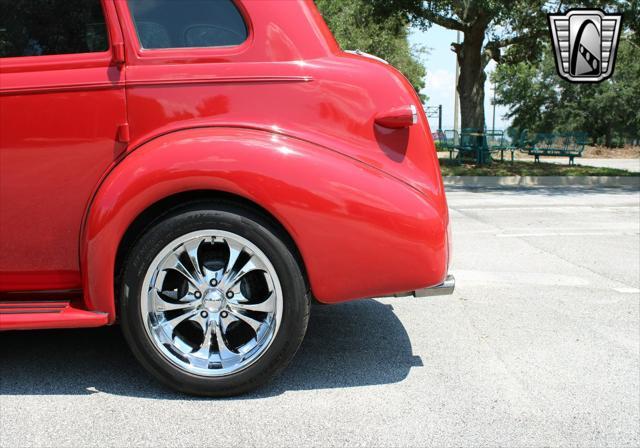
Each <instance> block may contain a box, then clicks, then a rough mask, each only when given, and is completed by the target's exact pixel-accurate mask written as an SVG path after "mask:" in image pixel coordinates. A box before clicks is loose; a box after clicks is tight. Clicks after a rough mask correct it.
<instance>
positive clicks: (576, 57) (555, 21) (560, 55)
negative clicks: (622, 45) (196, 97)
mask: <svg viewBox="0 0 640 448" xmlns="http://www.w3.org/2000/svg"><path fill="white" fill-rule="evenodd" d="M548 20H549V28H550V29H551V38H552V43H553V47H554V50H555V56H556V67H557V69H558V74H559V75H560V77H562V78H564V79H566V80H567V81H571V82H579V83H584V82H600V81H603V80H605V79H607V78H609V77H610V76H611V75H612V74H613V68H614V65H615V58H616V52H617V50H618V40H619V38H620V24H621V22H622V15H621V14H607V13H605V12H604V11H601V10H599V9H573V10H571V11H568V12H567V13H565V14H549V15H548Z"/></svg>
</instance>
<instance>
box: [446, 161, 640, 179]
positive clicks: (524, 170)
mask: <svg viewBox="0 0 640 448" xmlns="http://www.w3.org/2000/svg"><path fill="white" fill-rule="evenodd" d="M565 160H567V161H568V160H569V159H568V158H566V159H565ZM576 163H578V165H568V164H567V165H561V164H556V163H534V162H521V161H517V162H513V163H512V162H510V161H505V162H500V161H495V160H494V161H493V162H492V163H491V164H490V165H486V166H476V165H471V164H460V163H459V162H458V161H456V160H449V159H440V169H441V171H442V175H443V176H625V177H627V176H631V177H636V176H640V173H634V172H631V171H626V170H619V169H615V168H601V167H593V166H581V165H580V159H577V161H576Z"/></svg>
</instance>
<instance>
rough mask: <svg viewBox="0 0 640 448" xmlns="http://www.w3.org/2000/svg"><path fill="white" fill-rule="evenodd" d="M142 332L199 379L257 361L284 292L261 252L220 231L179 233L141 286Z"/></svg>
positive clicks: (274, 330) (272, 334) (274, 327)
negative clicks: (198, 376) (144, 331)
mask: <svg viewBox="0 0 640 448" xmlns="http://www.w3.org/2000/svg"><path fill="white" fill-rule="evenodd" d="M142 286H143V287H142V297H141V301H140V304H141V311H142V318H143V320H144V327H145V330H146V332H147V334H148V336H149V337H150V339H151V341H152V342H153V344H154V345H155V347H156V348H157V349H158V350H159V351H160V353H162V355H163V356H164V357H165V358H167V359H168V360H169V361H171V362H172V363H173V364H175V365H176V366H178V367H179V368H181V369H183V370H185V371H187V372H190V373H193V374H195V375H201V376H208V377H211V376H224V375H229V374H232V373H236V372H238V371H240V370H242V369H244V368H246V367H247V366H249V365H251V364H252V363H254V362H255V361H256V360H257V359H258V358H260V356H262V355H263V354H264V352H265V351H266V350H267V349H268V348H269V346H270V345H271V343H272V342H273V340H274V338H275V336H276V334H277V332H278V329H279V326H280V321H281V317H282V290H281V286H280V281H279V279H278V275H277V274H276V271H275V269H274V267H273V265H272V264H271V262H270V261H269V259H268V258H267V257H266V255H265V254H264V253H263V252H262V251H261V250H260V249H258V247H256V246H255V245H254V244H252V243H251V242H250V241H248V240H247V239H245V238H243V237H241V236H239V235H236V234H233V233H229V232H224V231H218V230H207V231H198V232H193V233H190V234H187V235H184V236H182V237H180V238H178V239H176V240H174V241H173V242H171V243H170V244H169V245H167V246H166V247H165V248H164V249H163V250H162V251H161V252H160V253H159V254H158V256H157V257H156V258H155V259H154V260H153V262H152V263H151V265H150V267H149V269H148V270H147V274H146V275H145V278H144V282H143V285H142Z"/></svg>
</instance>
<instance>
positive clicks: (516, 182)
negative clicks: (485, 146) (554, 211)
mask: <svg viewBox="0 0 640 448" xmlns="http://www.w3.org/2000/svg"><path fill="white" fill-rule="evenodd" d="M444 185H445V186H446V187H480V188H481V187H489V188H491V187H606V188H615V187H626V188H629V187H634V188H638V189H640V176H629V177H625V176H504V177H500V176H445V177H444Z"/></svg>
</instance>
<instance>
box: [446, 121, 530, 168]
mask: <svg viewBox="0 0 640 448" xmlns="http://www.w3.org/2000/svg"><path fill="white" fill-rule="evenodd" d="M438 136H439V138H438V145H439V146H440V148H442V149H444V150H446V151H449V158H450V159H453V158H454V157H453V153H454V152H455V153H456V158H457V159H458V160H459V161H461V160H462V159H463V158H464V157H465V156H472V157H475V158H476V160H477V162H478V163H481V162H482V161H483V160H482V159H483V157H485V155H486V153H487V152H489V153H491V152H500V158H501V160H504V153H505V152H506V151H511V161H513V158H514V155H513V153H514V152H515V151H516V150H517V149H518V148H517V146H514V145H512V144H511V143H510V141H509V139H508V138H507V137H506V136H505V135H504V132H503V131H484V130H478V129H463V130H462V131H461V132H458V131H454V130H447V131H443V132H440V133H439V135H438Z"/></svg>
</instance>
